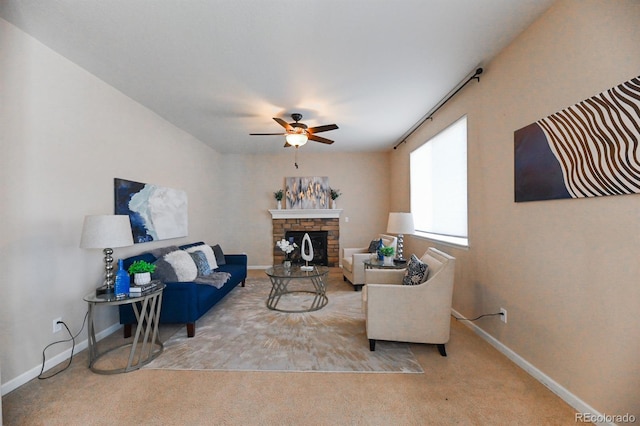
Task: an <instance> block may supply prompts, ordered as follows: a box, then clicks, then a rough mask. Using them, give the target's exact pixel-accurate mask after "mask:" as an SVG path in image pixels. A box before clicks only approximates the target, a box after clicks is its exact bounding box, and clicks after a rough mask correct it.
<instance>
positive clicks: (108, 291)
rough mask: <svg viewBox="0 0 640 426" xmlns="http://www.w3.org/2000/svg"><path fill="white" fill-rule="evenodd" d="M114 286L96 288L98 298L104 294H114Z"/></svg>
mask: <svg viewBox="0 0 640 426" xmlns="http://www.w3.org/2000/svg"><path fill="white" fill-rule="evenodd" d="M114 293H115V292H114V289H113V286H107V285H103V286H101V287H98V288H96V296H100V295H103V294H114Z"/></svg>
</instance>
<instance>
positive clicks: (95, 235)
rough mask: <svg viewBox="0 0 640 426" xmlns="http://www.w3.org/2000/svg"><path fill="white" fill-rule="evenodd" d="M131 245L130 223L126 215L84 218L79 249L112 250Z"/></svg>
mask: <svg viewBox="0 0 640 426" xmlns="http://www.w3.org/2000/svg"><path fill="white" fill-rule="evenodd" d="M131 245H133V235H132V232H131V223H130V222H129V216H127V215H92V216H85V217H84V225H83V226H82V237H81V238H80V247H81V248H100V249H104V248H113V247H126V246H131Z"/></svg>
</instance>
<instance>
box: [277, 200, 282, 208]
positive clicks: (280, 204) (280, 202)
mask: <svg viewBox="0 0 640 426" xmlns="http://www.w3.org/2000/svg"><path fill="white" fill-rule="evenodd" d="M278 210H282V201H280V200H278Z"/></svg>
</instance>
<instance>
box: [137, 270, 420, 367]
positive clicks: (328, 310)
mask: <svg viewBox="0 0 640 426" xmlns="http://www.w3.org/2000/svg"><path fill="white" fill-rule="evenodd" d="M310 285H311V283H310V282H307V281H306V280H304V281H292V282H291V284H290V289H299V290H304V289H306V288H307V287H310ZM270 289H271V283H270V281H269V279H268V278H267V277H266V275H263V276H258V277H254V278H250V279H248V280H247V283H246V287H244V288H242V287H238V288H236V289H234V290H233V291H232V292H231V293H230V294H229V295H228V296H226V297H225V299H223V301H222V302H220V303H218V304H217V305H216V306H215V307H214V308H213V309H211V310H210V311H209V312H208V313H207V314H206V315H204V316H203V317H202V318H201V319H200V320H198V322H197V323H196V335H195V337H193V338H188V337H187V336H186V332H185V330H184V329H180V330H179V331H178V332H177V333H176V334H175V335H173V336H172V337H171V338H169V340H168V341H166V342H165V343H164V347H165V349H164V352H163V353H162V354H161V355H160V356H159V357H158V358H157V359H156V360H154V361H153V362H152V363H150V364H149V365H147V366H146V367H145V368H151V369H171V370H223V371H296V372H392V373H422V372H423V370H422V367H421V366H420V364H419V363H418V361H417V360H416V358H415V356H414V354H413V353H412V352H411V349H410V347H409V345H408V344H406V343H396V342H380V343H379V344H378V345H377V347H376V351H375V352H371V351H370V350H369V344H368V340H367V337H366V334H365V321H364V315H363V312H362V293H360V292H355V291H353V288H352V287H351V286H350V285H349V284H345V283H341V282H339V281H338V282H336V281H333V282H330V283H329V284H328V285H327V296H328V298H329V303H328V304H327V306H325V307H324V308H322V309H320V310H318V311H314V312H306V313H284V312H278V311H273V310H270V309H268V308H267V307H266V303H265V302H266V300H267V295H268V294H269V291H270ZM311 299H312V297H311V295H309V294H308V293H295V294H292V295H286V296H283V298H282V299H281V301H280V304H279V305H278V306H279V307H281V308H287V309H292V310H293V309H297V308H300V307H305V306H309V305H310V303H311Z"/></svg>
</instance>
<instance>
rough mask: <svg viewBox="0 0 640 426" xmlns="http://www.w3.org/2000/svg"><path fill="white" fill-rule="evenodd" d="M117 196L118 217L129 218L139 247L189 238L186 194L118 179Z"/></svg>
mask: <svg viewBox="0 0 640 426" xmlns="http://www.w3.org/2000/svg"><path fill="white" fill-rule="evenodd" d="M114 192H115V214H126V215H128V216H129V220H130V221H131V230H132V232H133V241H134V242H135V243H146V242H149V241H159V240H167V239H170V238H180V237H186V236H187V235H188V228H189V226H188V225H189V224H188V209H187V207H188V205H187V193H186V192H185V191H182V190H178V189H171V188H165V187H162V186H158V185H152V184H148V183H140V182H134V181H130V180H125V179H119V178H115V179H114Z"/></svg>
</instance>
